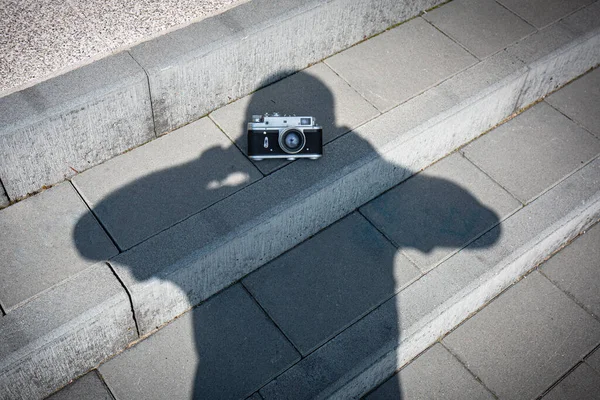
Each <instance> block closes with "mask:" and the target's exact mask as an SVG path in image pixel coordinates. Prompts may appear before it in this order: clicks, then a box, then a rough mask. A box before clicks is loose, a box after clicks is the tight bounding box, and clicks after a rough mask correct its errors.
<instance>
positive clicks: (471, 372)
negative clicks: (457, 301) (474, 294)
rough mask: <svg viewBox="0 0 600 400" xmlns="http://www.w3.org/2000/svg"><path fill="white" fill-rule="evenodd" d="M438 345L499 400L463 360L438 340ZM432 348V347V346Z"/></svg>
mask: <svg viewBox="0 0 600 400" xmlns="http://www.w3.org/2000/svg"><path fill="white" fill-rule="evenodd" d="M477 312H479V311H477ZM469 318H470V317H469ZM463 322H464V321H463ZM438 343H439V344H440V345H441V346H442V347H443V348H444V349H446V350H447V351H448V353H450V355H451V356H452V357H454V359H455V360H456V361H458V363H459V364H460V365H462V366H463V368H464V369H466V370H467V372H468V373H469V374H470V375H471V376H472V377H473V378H474V379H475V380H476V381H477V382H479V384H480V385H481V386H483V388H484V389H485V390H487V391H488V392H489V393H491V394H492V396H494V398H496V399H499V398H500V397H499V396H498V395H497V394H496V393H494V391H493V390H492V389H490V388H489V387H487V385H486V384H485V383H484V382H483V381H482V380H481V379H480V378H479V377H478V376H477V375H475V373H474V372H473V371H471V370H470V369H469V367H468V366H467V364H466V363H465V362H463V360H461V359H460V358H459V357H458V356H457V355H456V354H454V352H453V351H452V350H451V349H450V348H449V347H448V346H446V345H445V344H444V343H443V342H442V340H439V342H438ZM432 347H433V346H432Z"/></svg>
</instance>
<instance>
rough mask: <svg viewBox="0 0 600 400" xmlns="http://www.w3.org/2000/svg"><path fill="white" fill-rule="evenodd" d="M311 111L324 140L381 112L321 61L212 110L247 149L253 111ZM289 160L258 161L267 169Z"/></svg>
mask: <svg viewBox="0 0 600 400" xmlns="http://www.w3.org/2000/svg"><path fill="white" fill-rule="evenodd" d="M266 112H269V113H273V112H278V113H279V114H281V115H284V114H288V115H298V116H299V115H310V116H313V117H315V118H316V121H317V123H318V124H319V125H321V126H322V127H323V143H324V144H326V143H329V142H330V141H332V140H333V139H335V138H337V137H339V136H340V135H342V134H344V133H346V132H348V131H349V130H350V129H353V128H355V127H357V126H359V125H361V124H363V123H364V122H366V121H368V120H370V119H372V118H374V117H376V116H377V115H378V114H379V112H378V111H377V109H376V108H375V107H373V106H372V105H371V104H369V103H368V102H367V101H366V100H365V99H363V98H362V97H361V96H360V95H359V94H358V93H357V92H356V91H354V89H352V88H351V87H350V86H349V85H348V84H347V83H346V82H344V81H343V80H342V79H341V78H340V77H339V76H337V75H336V74H335V73H334V72H333V71H332V70H331V69H330V68H329V67H328V66H327V65H325V64H324V63H319V64H317V65H314V66H312V67H310V68H307V69H305V70H303V71H300V72H298V73H296V74H294V75H292V76H289V77H287V78H284V79H282V80H281V81H279V82H276V83H274V84H272V85H270V86H267V87H265V88H263V89H260V90H258V91H256V92H254V93H252V94H251V95H249V96H246V97H244V98H242V99H240V100H238V101H235V102H233V103H231V104H228V105H226V106H225V107H222V108H220V109H218V110H216V111H214V112H213V113H211V114H210V116H211V118H212V119H214V120H215V122H216V123H217V124H218V125H219V126H220V127H221V128H222V129H223V131H224V132H225V133H226V134H227V135H228V136H229V137H230V138H231V140H233V141H235V144H236V145H237V146H238V147H239V148H240V149H241V150H242V152H244V153H247V151H248V149H247V145H248V143H247V140H246V138H247V133H246V132H247V123H248V121H250V118H251V117H252V115H253V114H264V113H266ZM286 163H287V162H286V161H269V160H265V161H262V162H255V165H256V166H257V167H258V168H260V170H261V171H262V172H264V173H269V172H271V171H273V170H274V169H276V168H279V167H281V166H282V165H285V164H286Z"/></svg>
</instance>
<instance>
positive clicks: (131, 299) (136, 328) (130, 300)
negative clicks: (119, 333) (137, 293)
mask: <svg viewBox="0 0 600 400" xmlns="http://www.w3.org/2000/svg"><path fill="white" fill-rule="evenodd" d="M106 265H107V266H108V268H110V270H111V272H112V273H113V275H114V276H115V278H117V280H118V281H119V283H120V284H121V286H122V287H123V290H125V293H127V298H128V299H129V306H130V307H131V317H132V318H133V323H134V324H135V330H136V332H137V335H138V338H140V337H141V335H140V327H139V325H138V321H137V318H136V316H135V308H134V307H133V298H132V297H131V293H129V290H128V289H127V286H125V283H124V282H123V281H122V280H121V278H120V277H119V275H118V274H117V273H116V271H115V270H114V269H113V266H112V265H110V262H108V261H107V262H106Z"/></svg>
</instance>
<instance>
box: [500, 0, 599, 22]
mask: <svg viewBox="0 0 600 400" xmlns="http://www.w3.org/2000/svg"><path fill="white" fill-rule="evenodd" d="M593 1H594V0H569V1H563V0H527V1H522V0H499V2H500V3H501V4H503V5H504V6H506V7H507V8H508V9H510V10H512V11H513V12H514V13H515V14H517V15H520V16H521V17H522V18H523V19H525V20H526V21H527V22H529V23H530V24H532V25H534V26H535V27H537V28H543V27H545V26H546V25H548V24H551V23H552V22H555V21H557V20H559V19H561V18H563V17H565V16H567V15H569V14H571V13H572V12H573V11H576V10H577V9H579V8H581V7H583V6H586V5H588V4H590V3H592V2H593Z"/></svg>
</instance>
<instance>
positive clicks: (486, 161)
mask: <svg viewBox="0 0 600 400" xmlns="http://www.w3.org/2000/svg"><path fill="white" fill-rule="evenodd" d="M463 151H464V154H465V156H466V157H467V158H469V159H470V160H471V161H473V162H474V163H475V164H476V165H477V166H479V167H480V168H481V169H482V170H484V171H485V172H486V173H487V174H489V175H490V176H491V177H492V178H493V179H494V180H495V181H496V182H498V183H500V185H502V186H503V187H504V188H506V189H507V190H508V191H509V192H511V193H512V194H513V195H515V196H516V197H517V198H519V199H520V200H521V201H523V202H529V201H531V200H532V199H533V198H535V197H536V196H538V195H539V194H540V193H542V192H543V191H545V190H546V189H548V188H549V187H551V186H552V185H554V184H555V183H556V182H558V181H559V180H561V179H562V178H564V177H565V176H566V175H568V174H569V173H571V172H572V171H574V170H575V169H576V168H578V167H580V166H581V165H582V164H583V163H585V162H587V161H589V160H590V159H591V158H593V157H595V156H596V155H597V154H598V153H600V141H598V139H596V138H595V137H594V136H592V135H591V134H589V133H588V132H586V131H585V130H583V129H581V128H580V127H578V126H577V125H576V124H574V123H573V122H572V121H570V120H569V119H568V118H566V117H565V116H564V115H562V114H561V113H559V112H558V111H556V110H554V109H553V108H552V107H550V106H549V105H548V104H546V103H543V102H542V103H539V104H537V105H535V106H533V107H532V108H531V109H529V110H527V111H525V112H524V113H523V114H520V115H519V116H517V117H516V118H514V119H512V120H510V121H508V122H507V123H506V124H504V125H502V126H500V127H498V128H497V129H495V130H494V131H493V132H490V133H489V134H486V135H484V136H482V137H481V138H479V139H477V140H476V141H474V142H473V143H471V144H469V145H468V146H466V147H465V148H464V150H463Z"/></svg>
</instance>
